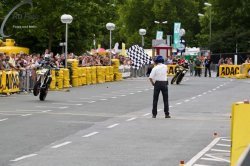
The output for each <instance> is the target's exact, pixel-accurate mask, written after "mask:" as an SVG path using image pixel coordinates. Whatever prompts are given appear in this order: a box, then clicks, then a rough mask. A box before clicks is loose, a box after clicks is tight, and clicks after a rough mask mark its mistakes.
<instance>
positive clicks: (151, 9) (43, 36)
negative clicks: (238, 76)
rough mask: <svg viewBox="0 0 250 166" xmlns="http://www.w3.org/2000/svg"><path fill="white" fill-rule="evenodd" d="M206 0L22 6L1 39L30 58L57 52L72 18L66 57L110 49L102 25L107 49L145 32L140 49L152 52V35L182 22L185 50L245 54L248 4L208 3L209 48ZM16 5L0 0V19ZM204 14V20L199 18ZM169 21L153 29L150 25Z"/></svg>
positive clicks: (231, 0)
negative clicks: (26, 51) (67, 17)
mask: <svg viewBox="0 0 250 166" xmlns="http://www.w3.org/2000/svg"><path fill="white" fill-rule="evenodd" d="M204 2H207V1H206V0H164V1H163V0H91V1H89V0H50V1H47V0H33V6H34V7H33V8H31V7H30V6H29V5H24V6H22V7H21V8H19V9H18V10H16V11H15V12H14V13H13V14H12V16H11V18H10V19H9V20H8V22H7V24H6V27H5V29H4V32H5V34H12V36H11V37H12V38H14V39H15V40H16V43H18V44H19V45H22V46H26V47H29V48H30V49H31V51H32V52H43V51H44V49H45V48H49V49H51V50H52V51H54V52H61V47H60V46H59V43H60V42H64V41H65V24H63V23H61V20H60V17H61V15H62V14H65V13H66V14H70V15H72V16H73V22H72V23H71V24H69V34H68V43H69V48H68V49H69V50H68V51H69V52H74V53H76V54H80V53H82V52H84V51H86V50H90V49H91V48H93V47H94V46H93V40H94V35H95V39H96V44H101V45H102V47H104V48H109V31H108V30H107V29H106V26H105V25H106V23H108V22H113V23H115V24H116V29H115V30H114V31H113V32H112V44H113V45H114V43H115V42H119V43H120V44H121V42H124V43H126V47H127V48H128V47H129V46H131V45H133V44H141V36H140V35H139V29H140V28H144V29H146V30H147V34H146V35H145V47H146V48H151V45H152V39H155V36H156V31H157V30H162V31H163V32H164V38H166V34H168V35H172V34H173V25H174V23H175V22H181V27H182V28H184V29H185V30H186V35H185V36H184V39H185V40H186V42H187V45H188V46H190V47H194V46H195V47H197V46H201V47H210V48H211V50H212V51H213V52H234V51H235V47H236V44H237V46H238V51H243V52H246V51H248V47H249V38H250V30H249V29H250V22H249V17H250V14H249V11H250V1H249V0H208V2H209V3H211V4H212V7H211V9H212V10H211V11H212V12H211V14H212V15H211V16H212V17H211V18H212V39H211V42H209V19H210V13H209V11H210V10H209V7H204ZM18 3H20V0H2V1H1V2H0V15H1V20H2V21H3V19H4V16H5V15H6V14H7V13H8V12H9V11H10V10H11V9H12V8H13V7H14V6H15V5H16V4H18ZM198 13H204V15H205V16H204V17H200V18H199V17H198V16H197V14H198ZM18 14H23V15H24V14H28V15H30V16H35V18H33V19H20V18H19V19H18V18H17V17H16V16H18ZM156 20H157V21H160V22H162V21H168V23H167V24H155V23H154V21H156ZM13 25H32V26H36V27H37V28H23V29H17V28H13Z"/></svg>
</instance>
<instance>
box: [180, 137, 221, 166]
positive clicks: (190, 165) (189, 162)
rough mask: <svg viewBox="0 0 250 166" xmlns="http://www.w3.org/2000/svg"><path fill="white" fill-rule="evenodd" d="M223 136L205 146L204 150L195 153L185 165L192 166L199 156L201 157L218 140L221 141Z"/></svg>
mask: <svg viewBox="0 0 250 166" xmlns="http://www.w3.org/2000/svg"><path fill="white" fill-rule="evenodd" d="M220 139H221V138H220V137H218V138H215V139H214V140H213V141H212V142H211V143H210V144H209V145H208V146H207V147H205V148H204V149H203V150H202V151H200V152H199V153H198V154H197V155H195V156H194V157H193V158H192V159H191V160H189V161H188V162H187V163H186V164H185V166H192V165H193V164H194V163H195V162H196V161H197V160H199V158H201V157H202V156H203V155H204V154H205V153H206V152H208V151H209V150H210V149H211V148H212V147H213V146H214V145H215V144H217V142H219V140H220Z"/></svg>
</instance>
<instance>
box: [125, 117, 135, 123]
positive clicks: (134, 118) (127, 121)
mask: <svg viewBox="0 0 250 166" xmlns="http://www.w3.org/2000/svg"><path fill="white" fill-rule="evenodd" d="M135 119H137V118H136V117H133V118H130V119H127V120H126V121H127V122H129V121H132V120H135Z"/></svg>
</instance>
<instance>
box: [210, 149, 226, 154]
mask: <svg viewBox="0 0 250 166" xmlns="http://www.w3.org/2000/svg"><path fill="white" fill-rule="evenodd" d="M211 151H213V152H225V153H230V152H231V151H230V150H221V149H211Z"/></svg>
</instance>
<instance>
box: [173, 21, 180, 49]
mask: <svg viewBox="0 0 250 166" xmlns="http://www.w3.org/2000/svg"><path fill="white" fill-rule="evenodd" d="M180 29H181V23H179V22H175V23H174V48H177V47H178V45H179V43H180Z"/></svg>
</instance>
